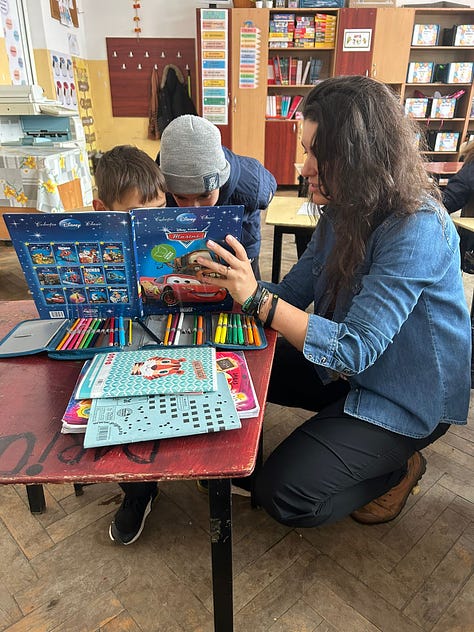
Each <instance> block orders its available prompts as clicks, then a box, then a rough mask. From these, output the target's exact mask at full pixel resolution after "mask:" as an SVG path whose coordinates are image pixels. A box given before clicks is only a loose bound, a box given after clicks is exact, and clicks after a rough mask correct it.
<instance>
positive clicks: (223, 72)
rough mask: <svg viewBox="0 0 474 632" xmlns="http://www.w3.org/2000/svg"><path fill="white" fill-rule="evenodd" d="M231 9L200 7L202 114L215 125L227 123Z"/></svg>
mask: <svg viewBox="0 0 474 632" xmlns="http://www.w3.org/2000/svg"><path fill="white" fill-rule="evenodd" d="M228 28H229V24H228V11H227V10H225V9H223V10H216V9H203V10H202V11H201V43H200V46H201V53H202V55H201V58H202V68H201V77H202V79H201V81H202V85H201V93H202V115H203V117H204V118H206V119H208V120H209V121H211V122H212V123H214V124H215V125H227V123H228V114H227V91H228V81H229V80H228V74H229V73H228V62H229V51H228V36H229V31H228Z"/></svg>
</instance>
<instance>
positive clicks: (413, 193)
mask: <svg viewBox="0 0 474 632" xmlns="http://www.w3.org/2000/svg"><path fill="white" fill-rule="evenodd" d="M303 117H304V118H305V119H307V120H309V121H312V122H314V123H317V124H318V128H317V132H316V135H315V137H314V139H313V141H312V146H311V151H312V152H313V154H314V155H315V157H316V159H317V161H318V171H319V186H320V189H321V191H322V193H323V194H324V195H325V196H326V197H328V198H330V204H329V206H330V207H331V208H332V209H334V211H335V212H334V218H335V219H334V221H335V235H336V243H335V247H334V249H333V251H332V255H331V258H330V261H329V267H328V272H329V275H330V278H331V280H332V284H333V287H336V288H338V287H341V286H348V285H349V284H350V281H351V279H352V277H353V275H354V272H355V270H356V268H357V266H358V265H359V264H360V263H361V262H362V260H363V258H364V255H365V249H366V244H367V240H368V238H369V236H370V234H371V233H372V232H373V231H374V229H375V228H376V227H377V226H378V225H379V224H380V223H381V222H382V221H383V220H384V219H385V218H386V217H388V216H389V215H392V214H395V213H396V214H399V215H409V214H411V213H414V212H415V211H416V210H417V208H418V207H419V205H420V200H421V199H422V198H423V197H424V196H425V195H426V194H427V193H431V194H432V195H435V196H436V197H438V193H437V189H436V186H435V185H434V184H433V183H432V181H431V180H430V178H429V176H428V174H427V171H426V169H425V167H424V162H423V159H422V157H421V153H420V150H419V146H418V142H417V137H416V134H415V132H416V128H415V124H414V123H413V122H412V121H411V120H410V119H408V118H407V117H406V116H405V115H404V112H403V109H402V106H401V104H400V101H399V99H398V97H397V96H396V95H395V94H394V93H393V92H392V91H391V90H390V89H389V88H388V87H387V86H385V85H384V84H382V83H380V82H378V81H375V80H374V79H370V78H368V77H363V76H358V75H356V76H347V77H345V76H343V77H334V78H331V79H326V80H324V81H322V82H321V83H320V84H318V85H317V86H315V87H314V88H313V89H312V90H311V92H310V93H309V94H308V95H307V97H306V99H305V102H304V106H303ZM336 291H337V290H336Z"/></svg>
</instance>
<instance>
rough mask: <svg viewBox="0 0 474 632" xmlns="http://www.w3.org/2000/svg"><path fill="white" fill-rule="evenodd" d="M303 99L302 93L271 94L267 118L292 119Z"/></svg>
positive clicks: (268, 98) (268, 99) (268, 101)
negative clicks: (292, 94) (291, 94)
mask: <svg viewBox="0 0 474 632" xmlns="http://www.w3.org/2000/svg"><path fill="white" fill-rule="evenodd" d="M302 101H303V97H302V96H301V95H300V94H295V95H294V96H290V95H286V94H269V95H268V96H267V111H266V117H267V118H277V119H287V120H289V119H292V118H293V117H294V116H295V114H296V112H297V111H298V107H299V106H300V104H301V103H302Z"/></svg>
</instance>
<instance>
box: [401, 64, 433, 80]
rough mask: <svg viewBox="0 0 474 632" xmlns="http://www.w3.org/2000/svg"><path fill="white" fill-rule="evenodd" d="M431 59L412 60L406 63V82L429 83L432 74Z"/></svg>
mask: <svg viewBox="0 0 474 632" xmlns="http://www.w3.org/2000/svg"><path fill="white" fill-rule="evenodd" d="M433 69H434V62H433V61H426V62H425V61H412V62H410V64H408V75H407V83H430V82H431V78H432V76H433Z"/></svg>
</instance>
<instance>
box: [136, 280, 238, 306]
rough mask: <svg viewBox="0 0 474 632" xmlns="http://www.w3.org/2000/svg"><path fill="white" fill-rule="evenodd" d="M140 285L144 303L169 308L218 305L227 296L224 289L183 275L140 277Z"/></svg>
mask: <svg viewBox="0 0 474 632" xmlns="http://www.w3.org/2000/svg"><path fill="white" fill-rule="evenodd" d="M140 285H141V288H142V300H143V301H144V302H152V301H162V302H163V303H165V304H166V305H170V306H172V305H177V304H178V303H219V302H220V301H223V300H224V299H225V297H226V295H227V290H226V289H225V288H222V287H218V286H217V285H211V284H209V283H201V281H199V279H197V278H196V277H193V276H188V275H185V274H165V275H164V276H161V277H156V278H154V277H141V278H140Z"/></svg>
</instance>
